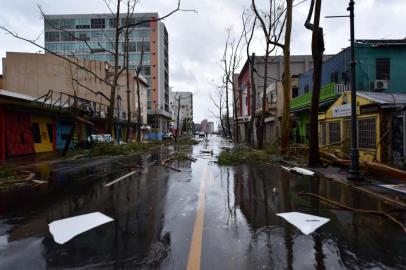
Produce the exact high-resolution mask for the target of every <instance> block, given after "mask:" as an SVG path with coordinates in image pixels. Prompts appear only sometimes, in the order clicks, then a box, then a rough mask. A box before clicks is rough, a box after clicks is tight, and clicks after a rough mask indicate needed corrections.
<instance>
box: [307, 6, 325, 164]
mask: <svg viewBox="0 0 406 270" xmlns="http://www.w3.org/2000/svg"><path fill="white" fill-rule="evenodd" d="M320 11H321V0H316V5H315V13H314V28H313V35H312V56H313V92H312V103H311V108H310V138H309V160H308V164H309V167H315V166H319V165H321V161H320V154H319V123H318V114H319V101H320V88H321V71H322V65H323V52H324V38H323V29H322V28H320V27H319V25H320Z"/></svg>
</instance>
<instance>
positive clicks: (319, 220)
mask: <svg viewBox="0 0 406 270" xmlns="http://www.w3.org/2000/svg"><path fill="white" fill-rule="evenodd" d="M276 215H277V216H280V217H282V218H284V219H285V220H286V221H287V222H289V223H290V224H292V225H294V226H295V227H297V228H298V229H299V230H300V231H301V232H302V233H304V234H306V235H308V234H311V233H312V232H314V231H315V230H316V229H317V228H319V227H320V226H322V225H324V224H325V223H327V222H328V221H329V220H330V219H328V218H323V217H319V216H314V215H309V214H304V213H300V212H286V213H279V214H276Z"/></svg>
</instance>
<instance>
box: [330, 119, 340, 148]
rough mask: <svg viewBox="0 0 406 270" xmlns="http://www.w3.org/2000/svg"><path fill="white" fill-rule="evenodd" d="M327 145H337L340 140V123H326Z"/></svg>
mask: <svg viewBox="0 0 406 270" xmlns="http://www.w3.org/2000/svg"><path fill="white" fill-rule="evenodd" d="M328 137H329V143H330V144H332V143H338V142H340V140H341V124H340V121H337V122H330V123H328Z"/></svg>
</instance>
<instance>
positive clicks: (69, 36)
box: [61, 31, 75, 41]
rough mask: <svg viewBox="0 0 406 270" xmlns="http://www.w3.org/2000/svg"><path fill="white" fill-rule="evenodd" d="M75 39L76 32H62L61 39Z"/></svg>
mask: <svg viewBox="0 0 406 270" xmlns="http://www.w3.org/2000/svg"><path fill="white" fill-rule="evenodd" d="M74 40H75V32H70V31H69V32H62V33H61V41H74Z"/></svg>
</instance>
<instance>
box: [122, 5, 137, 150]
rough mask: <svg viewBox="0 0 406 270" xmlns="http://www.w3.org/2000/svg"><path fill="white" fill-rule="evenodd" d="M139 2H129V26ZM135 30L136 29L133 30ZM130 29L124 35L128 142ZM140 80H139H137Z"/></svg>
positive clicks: (126, 21) (127, 133) (128, 133)
mask: <svg viewBox="0 0 406 270" xmlns="http://www.w3.org/2000/svg"><path fill="white" fill-rule="evenodd" d="M136 3H137V1H135V0H127V16H126V19H125V24H126V25H129V24H130V21H131V18H132V17H133V14H134V9H135V4H136ZM132 29H134V28H132ZM132 29H130V28H126V29H125V34H124V67H125V69H126V85H127V91H126V92H127V132H126V136H125V137H126V138H125V140H126V141H127V142H128V141H129V139H130V130H131V85H130V74H131V72H130V61H129V60H130V51H129V49H130V48H129V45H130V34H131V32H132V31H131V30H132ZM137 79H138V78H137Z"/></svg>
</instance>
